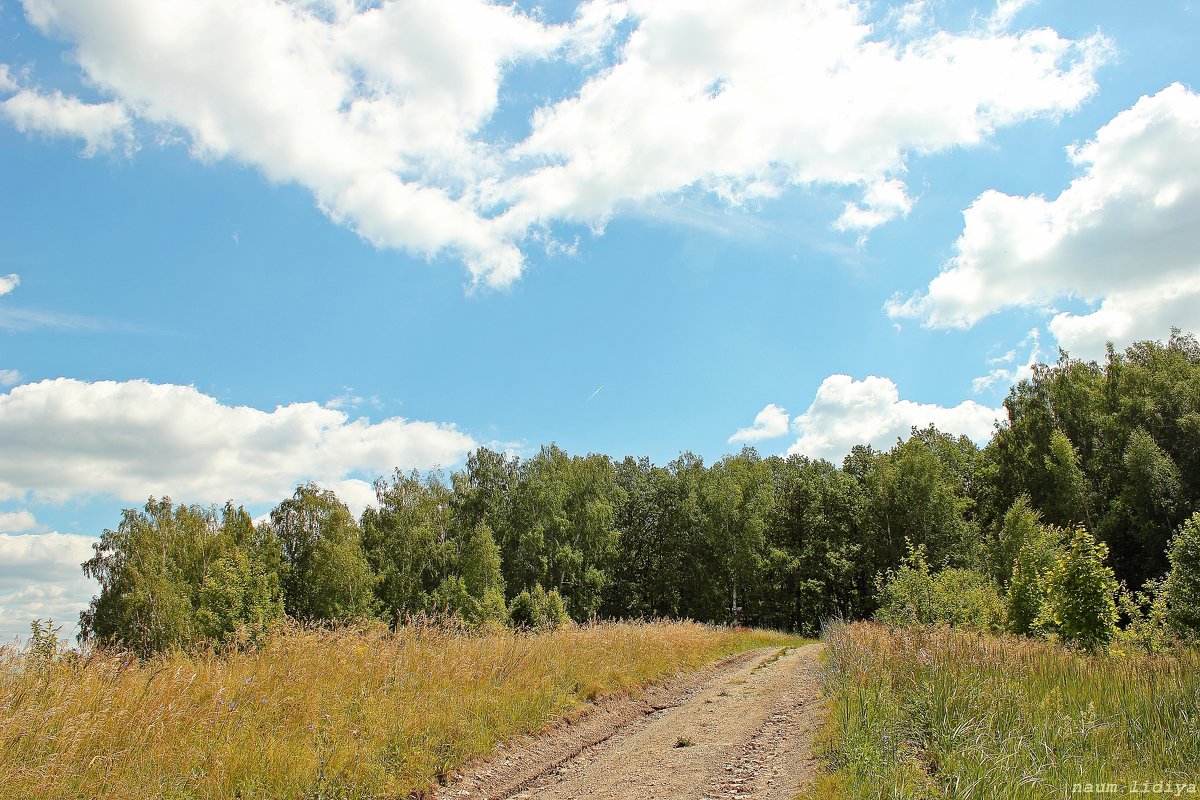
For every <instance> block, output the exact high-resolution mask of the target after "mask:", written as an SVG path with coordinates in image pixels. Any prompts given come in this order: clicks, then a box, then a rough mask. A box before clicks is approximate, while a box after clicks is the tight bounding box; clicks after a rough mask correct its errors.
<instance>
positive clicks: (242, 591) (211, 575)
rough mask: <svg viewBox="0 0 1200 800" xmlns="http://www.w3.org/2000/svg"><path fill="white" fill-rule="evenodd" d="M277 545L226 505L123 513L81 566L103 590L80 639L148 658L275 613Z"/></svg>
mask: <svg viewBox="0 0 1200 800" xmlns="http://www.w3.org/2000/svg"><path fill="white" fill-rule="evenodd" d="M273 547H274V540H273V539H272V537H271V534H270V532H269V531H268V530H266V529H256V528H255V527H254V525H253V523H252V522H251V521H250V517H249V515H248V514H246V512H245V511H244V510H242V509H240V508H234V507H233V505H232V504H227V505H226V506H225V509H224V512H223V513H222V514H220V515H218V512H217V510H216V509H215V508H202V507H200V506H185V505H179V506H176V505H175V504H173V503H172V502H171V500H170V498H166V497H164V498H162V499H161V500H155V499H154V498H150V500H149V501H147V503H146V505H145V507H144V508H143V509H142V510H140V511H139V510H137V509H125V510H124V511H123V512H122V518H121V524H120V525H119V526H118V527H117V529H116V530H106V531H104V533H103V534H102V535H101V537H100V539H99V541H98V542H96V544H95V545H93V550H94V555H93V557H92V558H90V559H89V560H88V561H86V562H84V564H83V571H84V574H85V575H87V576H89V577H92V578H94V579H95V580H96V581H97V582H98V583H99V584H100V593H99V594H98V595H97V596H96V597H95V598H93V600H92V602H91V604H90V606H89V608H88V610H87V611H85V612H83V614H82V615H81V618H80V639H81V640H85V641H86V640H91V639H95V640H99V641H101V642H104V643H108V644H114V645H119V646H122V647H127V648H129V649H131V650H133V651H134V652H137V653H139V654H141V655H144V656H145V655H150V654H151V653H155V652H158V651H161V650H165V649H168V648H171V647H187V646H189V645H192V644H195V643H197V642H200V641H204V640H206V639H216V638H220V637H222V636H224V635H226V634H228V633H231V632H232V631H233V630H235V629H236V628H237V627H238V626H240V625H244V624H257V625H261V624H265V623H267V622H269V621H270V620H272V619H274V618H276V617H278V616H279V615H280V614H281V611H282V601H281V597H280V585H279V562H278V559H277V557H275V555H274V554H273V552H272V549H273Z"/></svg>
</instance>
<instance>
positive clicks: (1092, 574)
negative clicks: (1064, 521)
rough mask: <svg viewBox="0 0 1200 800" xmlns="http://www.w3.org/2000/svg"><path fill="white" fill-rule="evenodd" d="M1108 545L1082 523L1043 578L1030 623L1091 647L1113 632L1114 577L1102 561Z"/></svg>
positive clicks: (1105, 555) (1103, 644)
mask: <svg viewBox="0 0 1200 800" xmlns="http://www.w3.org/2000/svg"><path fill="white" fill-rule="evenodd" d="M1106 558H1108V547H1107V546H1106V545H1104V544H1102V543H1100V542H1097V541H1096V540H1095V539H1094V538H1092V535H1091V534H1090V533H1088V532H1087V530H1086V529H1084V528H1083V527H1082V526H1077V527H1076V528H1075V531H1074V532H1073V533H1072V534H1071V540H1070V542H1069V543H1068V544H1067V549H1066V552H1065V553H1064V554H1063V555H1062V556H1060V557H1059V559H1058V562H1057V563H1056V564H1055V565H1054V567H1053V569H1051V570H1050V572H1049V573H1048V574H1047V575H1046V577H1045V587H1046V602H1045V604H1044V605H1043V606H1042V611H1041V613H1039V614H1038V617H1037V619H1036V620H1035V621H1034V625H1035V626H1037V627H1040V628H1042V629H1043V630H1045V631H1047V632H1049V633H1054V634H1057V635H1058V636H1059V637H1061V638H1062V639H1063V641H1066V642H1070V643H1073V644H1078V645H1081V646H1082V647H1084V648H1086V649H1088V650H1093V649H1095V648H1097V647H1103V646H1105V645H1107V644H1108V643H1109V642H1111V641H1112V639H1113V636H1114V635H1115V634H1116V632H1117V604H1116V594H1117V588H1118V587H1117V579H1116V577H1115V576H1114V575H1113V571H1112V569H1111V568H1110V567H1108V566H1107V565H1106V564H1105V563H1104V561H1105V559H1106Z"/></svg>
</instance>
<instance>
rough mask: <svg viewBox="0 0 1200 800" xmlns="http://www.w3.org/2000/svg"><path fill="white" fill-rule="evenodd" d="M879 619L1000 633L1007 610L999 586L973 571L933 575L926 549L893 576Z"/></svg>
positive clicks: (888, 580) (887, 583)
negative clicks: (926, 556)
mask: <svg viewBox="0 0 1200 800" xmlns="http://www.w3.org/2000/svg"><path fill="white" fill-rule="evenodd" d="M875 618H876V619H877V620H879V621H880V622H887V623H891V624H899V625H909V624H914V623H915V624H922V625H927V624H932V623H941V624H945V625H955V626H959V627H964V628H974V629H976V630H997V629H999V628H1000V625H1001V621H1002V620H1003V619H1004V609H1003V605H1002V604H1001V601H1000V593H999V591H998V590H997V588H996V584H995V583H994V582H993V581H992V580H991V579H990V578H989V577H988V576H986V575H984V574H982V573H980V572H977V571H976V570H971V569H944V570H941V571H939V572H933V573H931V572H930V570H929V564H928V562H926V560H925V554H924V550H923V549H917V550H914V551H912V552H910V553H909V555H908V557H907V558H906V559H905V561H904V564H903V565H901V567H900V569H899V570H897V571H896V572H894V573H893V572H889V573H888V577H887V578H886V579H885V581H884V582H883V583H882V585H881V587H880V593H879V610H878V611H877V612H876V613H875Z"/></svg>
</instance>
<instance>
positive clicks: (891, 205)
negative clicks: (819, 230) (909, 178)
mask: <svg viewBox="0 0 1200 800" xmlns="http://www.w3.org/2000/svg"><path fill="white" fill-rule="evenodd" d="M911 210H912V198H911V197H909V196H908V187H907V186H905V185H904V182H903V181H899V180H895V179H892V180H885V181H879V182H878V183H875V184H873V185H872V186H869V187H868V188H867V190H866V192H864V193H863V202H862V204H861V205H860V204H858V203H846V207H845V209H844V210H843V211H842V215H841V216H840V217H838V218H837V219H836V220H834V222H833V227H834V228H836V229H837V230H839V231H869V230H871V229H872V228H878V227H879V226H880V225H882V224H883V223H885V222H891V221H892V220H893V219H895V218H896V217H904V216H907V215H908V212H909V211H911Z"/></svg>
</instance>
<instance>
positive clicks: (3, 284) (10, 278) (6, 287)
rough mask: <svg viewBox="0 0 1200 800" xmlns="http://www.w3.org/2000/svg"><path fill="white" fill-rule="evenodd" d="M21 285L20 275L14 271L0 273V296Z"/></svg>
mask: <svg viewBox="0 0 1200 800" xmlns="http://www.w3.org/2000/svg"><path fill="white" fill-rule="evenodd" d="M20 285H21V276H20V275H17V274H16V273H9V274H8V275H0V297H3V296H4V295H6V294H8V293H9V292H11V291H12V290H13V289H15V288H17V287H18V286H20Z"/></svg>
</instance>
